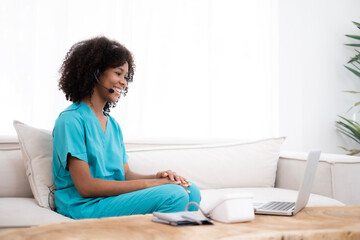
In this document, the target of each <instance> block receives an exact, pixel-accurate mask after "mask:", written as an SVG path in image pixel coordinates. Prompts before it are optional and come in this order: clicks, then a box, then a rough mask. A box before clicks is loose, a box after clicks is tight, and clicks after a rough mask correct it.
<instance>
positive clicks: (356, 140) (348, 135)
mask: <svg viewBox="0 0 360 240" xmlns="http://www.w3.org/2000/svg"><path fill="white" fill-rule="evenodd" d="M342 124H343V123H341V122H340V125H342ZM343 128H344V127H340V126H339V127H338V131H339V132H340V133H342V134H344V135H345V136H347V137H349V138H351V139H352V140H354V141H355V142H357V143H359V144H360V140H359V139H357V138H356V137H355V136H353V135H352V133H351V132H349V131H346V130H344V129H343Z"/></svg>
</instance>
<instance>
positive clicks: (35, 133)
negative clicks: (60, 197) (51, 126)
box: [14, 121, 54, 208]
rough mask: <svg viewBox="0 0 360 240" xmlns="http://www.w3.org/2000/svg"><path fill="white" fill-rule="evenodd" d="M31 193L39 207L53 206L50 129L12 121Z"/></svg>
mask: <svg viewBox="0 0 360 240" xmlns="http://www.w3.org/2000/svg"><path fill="white" fill-rule="evenodd" d="M14 127H15V129H16V132H17V135H18V138H19V144H20V148H21V152H22V156H23V160H24V162H25V169H26V174H27V176H28V179H29V183H30V187H31V190H32V193H33V195H34V197H35V200H36V202H37V203H38V204H39V205H40V206H41V207H46V208H50V206H51V207H53V206H54V205H53V200H52V199H49V193H50V190H49V188H51V187H53V176H52V135H51V132H50V131H47V130H42V129H38V128H34V127H30V126H28V125H26V124H24V123H21V122H19V121H14Z"/></svg>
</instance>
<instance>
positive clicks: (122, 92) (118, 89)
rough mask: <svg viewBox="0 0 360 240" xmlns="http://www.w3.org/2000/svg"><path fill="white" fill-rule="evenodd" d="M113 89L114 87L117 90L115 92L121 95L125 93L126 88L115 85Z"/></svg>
mask: <svg viewBox="0 0 360 240" xmlns="http://www.w3.org/2000/svg"><path fill="white" fill-rule="evenodd" d="M113 89H114V90H115V92H116V93H117V94H119V95H121V94H124V93H125V89H123V88H117V87H114V88H113Z"/></svg>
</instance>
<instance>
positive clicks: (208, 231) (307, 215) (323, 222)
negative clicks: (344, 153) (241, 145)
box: [0, 206, 360, 240]
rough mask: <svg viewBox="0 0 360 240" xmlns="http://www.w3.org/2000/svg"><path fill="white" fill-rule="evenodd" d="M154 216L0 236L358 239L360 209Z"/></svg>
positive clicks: (53, 238) (91, 221) (70, 224)
mask: <svg viewBox="0 0 360 240" xmlns="http://www.w3.org/2000/svg"><path fill="white" fill-rule="evenodd" d="M151 218H153V216H152V215H150V214H149V215H135V216H127V217H114V218H103V219H87V220H78V221H72V222H64V223H57V224H46V225H40V226H36V227H32V228H27V229H19V230H9V231H4V232H2V233H0V239H1V240H7V239H19V240H20V239H27V240H30V239H34V240H35V239H50V240H57V239H84V240H89V239H164V240H171V239H227V240H230V239H360V206H346V207H307V208H305V209H303V210H302V211H301V212H299V213H298V214H297V215H296V216H293V217H281V216H265V215H264V216H263V215H256V217H255V220H254V221H252V222H247V223H236V224H223V223H219V222H214V225H206V226H205V225H204V226H188V227H174V226H169V225H164V224H160V223H154V222H152V221H151Z"/></svg>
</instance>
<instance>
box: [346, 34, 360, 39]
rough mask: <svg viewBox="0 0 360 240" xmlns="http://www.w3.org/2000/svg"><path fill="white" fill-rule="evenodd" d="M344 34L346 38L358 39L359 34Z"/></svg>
mask: <svg viewBox="0 0 360 240" xmlns="http://www.w3.org/2000/svg"><path fill="white" fill-rule="evenodd" d="M345 36H347V37H348V38H353V39H357V40H360V36H358V35H345Z"/></svg>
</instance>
